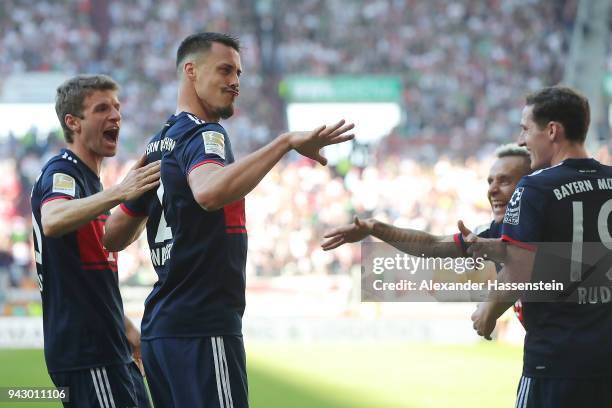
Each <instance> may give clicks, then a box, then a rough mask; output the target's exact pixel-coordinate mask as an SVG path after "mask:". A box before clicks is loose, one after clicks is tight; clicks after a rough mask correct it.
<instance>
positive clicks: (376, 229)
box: [321, 216, 464, 258]
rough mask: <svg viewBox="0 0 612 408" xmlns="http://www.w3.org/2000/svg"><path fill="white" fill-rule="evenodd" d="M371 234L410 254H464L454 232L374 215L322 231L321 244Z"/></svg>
mask: <svg viewBox="0 0 612 408" xmlns="http://www.w3.org/2000/svg"><path fill="white" fill-rule="evenodd" d="M370 235H371V236H373V237H376V238H378V239H380V240H382V241H384V242H387V243H388V244H390V245H393V246H394V247H395V248H397V249H399V250H400V251H402V252H406V253H408V254H411V255H417V256H431V257H453V258H456V257H460V256H464V254H463V251H462V249H461V245H460V244H459V243H458V242H457V239H458V238H457V237H456V236H453V235H433V234H430V233H427V232H425V231H419V230H413V229H409V228H398V227H394V226H393V225H389V224H386V223H384V222H380V221H378V220H376V219H373V218H370V219H366V220H361V219H359V218H358V217H357V216H356V217H355V219H354V221H353V223H352V224H348V225H344V226H341V227H338V228H335V229H332V230H330V231H327V232H326V233H325V234H324V235H323V237H324V238H326V240H325V241H323V243H322V244H321V247H322V248H323V249H324V250H326V251H328V250H330V249H334V248H337V247H339V246H340V245H343V244H346V243H350V242H358V241H361V240H362V239H364V238H365V237H367V236H370Z"/></svg>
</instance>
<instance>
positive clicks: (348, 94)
mask: <svg viewBox="0 0 612 408" xmlns="http://www.w3.org/2000/svg"><path fill="white" fill-rule="evenodd" d="M279 95H280V96H281V97H282V98H283V99H285V100H286V101H287V102H398V101H399V100H400V99H401V96H402V81H401V79H400V77H399V76H390V75H381V76H377V75H364V76H352V75H340V76H329V77H314V76H301V75H294V76H288V77H286V78H285V79H283V80H282V81H281V82H280V84H279Z"/></svg>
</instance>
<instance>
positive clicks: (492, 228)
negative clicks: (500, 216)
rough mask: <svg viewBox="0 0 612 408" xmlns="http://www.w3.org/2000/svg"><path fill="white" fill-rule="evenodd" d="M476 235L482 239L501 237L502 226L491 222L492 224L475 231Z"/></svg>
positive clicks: (484, 225)
mask: <svg viewBox="0 0 612 408" xmlns="http://www.w3.org/2000/svg"><path fill="white" fill-rule="evenodd" d="M474 233H475V234H476V235H478V236H479V237H481V238H499V237H501V224H499V223H497V222H495V220H493V221H491V223H490V224H482V225H479V226H478V227H476V228H475V229H474Z"/></svg>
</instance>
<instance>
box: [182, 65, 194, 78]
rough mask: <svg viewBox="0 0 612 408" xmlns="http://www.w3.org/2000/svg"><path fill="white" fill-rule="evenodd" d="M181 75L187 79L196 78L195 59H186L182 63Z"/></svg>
mask: <svg viewBox="0 0 612 408" xmlns="http://www.w3.org/2000/svg"><path fill="white" fill-rule="evenodd" d="M183 75H185V78H187V79H188V80H189V81H194V80H195V79H196V65H195V61H187V62H185V63H184V64H183Z"/></svg>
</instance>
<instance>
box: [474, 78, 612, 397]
mask: <svg viewBox="0 0 612 408" xmlns="http://www.w3.org/2000/svg"><path fill="white" fill-rule="evenodd" d="M589 120H590V112H589V104H588V101H587V100H586V98H585V97H583V96H582V95H580V94H578V93H577V92H575V91H574V90H572V89H569V88H565V87H552V88H545V89H543V90H540V91H539V92H536V93H534V94H532V95H529V96H528V97H527V98H526V106H525V107H524V109H523V112H522V118H521V128H522V132H521V135H520V139H519V142H520V144H522V145H525V146H526V147H527V149H528V150H529V152H530V155H531V165H532V168H533V169H540V171H536V172H534V173H533V174H531V175H529V176H526V177H523V179H522V180H521V181H520V182H519V184H518V186H517V188H516V190H515V192H514V194H513V196H512V199H511V201H510V203H509V205H508V207H507V209H506V214H505V217H504V222H503V225H502V239H503V240H504V241H506V242H507V243H508V244H509V245H508V246H507V251H506V253H507V255H506V260H505V265H504V268H503V270H502V271H501V272H500V277H501V278H502V279H504V280H505V281H507V282H519V281H520V280H521V279H522V280H523V282H525V280H524V278H525V277H528V278H529V277H530V276H529V275H532V276H550V275H551V274H552V276H553V277H555V278H556V279H558V280H562V281H567V282H573V283H574V285H579V284H581V282H582V281H583V278H584V279H585V280H586V278H587V273H588V274H590V278H593V277H597V273H593V271H598V270H600V271H603V273H601V275H602V276H603V275H604V274H605V271H607V270H609V269H610V266H611V265H610V262H606V258H607V257H606V256H605V255H609V252H610V249H611V248H612V237H611V236H610V214H611V213H612V191H611V190H610V185H611V184H612V182H610V180H612V168H611V167H609V166H605V165H602V164H601V163H599V162H597V161H596V160H594V159H592V158H589V155H588V153H587V152H586V150H585V147H584V142H585V138H586V134H587V129H588V126H589ZM549 243H566V244H564V246H565V248H566V250H565V252H564V253H563V254H561V256H557V255H555V254H553V253H552V252H548V251H549V250H550V247H552V248H554V245H551V244H549ZM586 244H588V246H587V245H586ZM557 245H558V244H557ZM596 253H603V254H604V256H603V257H601V259H599V258H597V257H595V255H594V254H596ZM586 265H588V266H589V267H588V268H585V267H584V266H586ZM551 269H553V270H552V271H551ZM583 274H584V276H583ZM604 278H605V276H604ZM608 285H609V282H608ZM581 289H585V290H586V288H581ZM568 292H572V291H571V289H570V290H569V291H568ZM501 294H502V295H504V297H503V298H502V297H501V295H500V294H495V293H494V295H496V298H497V301H496V302H488V303H486V304H484V305H483V306H482V307H480V308H479V309H478V310H477V311H476V313H475V314H474V316H473V320H474V328H475V330H476V331H477V332H478V334H480V335H483V336H486V335H488V334H490V332H491V331H492V330H493V328H494V327H495V321H496V319H497V317H499V316H500V315H501V313H503V311H504V310H505V308H507V307H508V305H509V303H508V302H507V301H509V300H512V299H511V298H508V297H506V295H507V294H508V292H506V293H504V292H501ZM566 295H574V293H566ZM514 296H515V297H516V295H514ZM523 296H525V294H524V295H523ZM569 299H571V300H569ZM523 307H524V310H525V327H526V330H527V336H526V337H525V345H524V365H523V376H522V377H521V381H520V385H519V387H518V399H517V407H551V408H552V407H555V408H558V407H561V408H563V407H578V406H580V407H587V406H588V407H608V406H612V393H611V392H610V378H611V376H612V343H611V342H610V341H609V339H610V338H611V337H612V304H611V303H609V299H608V302H607V303H605V300H603V299H597V297H593V298H591V297H590V298H589V301H581V300H580V298H578V299H574V298H570V297H569V296H568V297H566V298H558V301H557V302H539V303H536V302H524V303H523Z"/></svg>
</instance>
